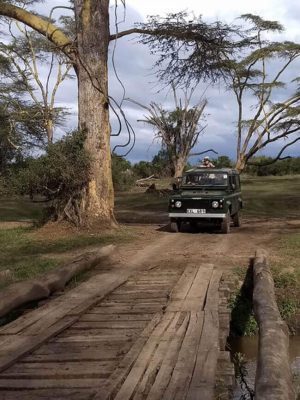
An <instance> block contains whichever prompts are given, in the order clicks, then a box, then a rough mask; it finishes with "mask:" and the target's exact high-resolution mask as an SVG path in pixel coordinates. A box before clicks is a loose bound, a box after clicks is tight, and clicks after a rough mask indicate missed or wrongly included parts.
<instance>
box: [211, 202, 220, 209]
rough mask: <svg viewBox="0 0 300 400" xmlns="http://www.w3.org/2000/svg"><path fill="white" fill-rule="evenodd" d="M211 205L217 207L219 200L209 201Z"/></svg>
mask: <svg viewBox="0 0 300 400" xmlns="http://www.w3.org/2000/svg"><path fill="white" fill-rule="evenodd" d="M211 205H212V208H218V207H219V202H218V201H213V202H212V203H211Z"/></svg>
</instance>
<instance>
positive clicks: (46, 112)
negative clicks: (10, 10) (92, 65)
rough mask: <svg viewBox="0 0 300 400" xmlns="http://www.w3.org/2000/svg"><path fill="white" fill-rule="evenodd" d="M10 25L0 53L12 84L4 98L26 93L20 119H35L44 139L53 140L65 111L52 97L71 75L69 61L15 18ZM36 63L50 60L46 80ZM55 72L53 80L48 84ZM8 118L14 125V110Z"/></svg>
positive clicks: (19, 98) (6, 80)
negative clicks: (10, 38) (6, 62)
mask: <svg viewBox="0 0 300 400" xmlns="http://www.w3.org/2000/svg"><path fill="white" fill-rule="evenodd" d="M14 28H17V31H18V34H15V33H14ZM9 29H10V35H11V37H12V40H11V42H9V43H6V42H0V55H1V56H2V57H4V58H6V59H7V61H8V63H9V65H10V68H9V71H7V72H6V74H5V85H6V86H10V88H11V90H10V92H9V94H7V102H10V101H11V100H12V98H14V99H15V100H19V103H21V99H22V98H24V95H26V96H27V97H29V98H30V101H28V100H27V101H26V104H27V109H26V108H23V110H22V113H23V119H24V120H25V119H26V117H27V118H28V119H30V120H31V121H36V125H38V124H39V125H40V130H41V131H42V132H41V133H42V134H43V136H45V140H44V142H45V143H48V144H49V143H52V142H53V132H54V127H55V126H57V125H61V124H63V122H64V120H65V117H66V114H67V113H66V111H65V110H64V109H63V108H61V107H56V106H55V97H56V94H57V90H58V88H59V86H60V85H61V83H62V82H63V81H64V80H65V79H66V78H67V77H70V75H69V71H70V69H71V68H72V65H71V64H70V63H68V62H67V60H66V58H65V57H64V56H63V54H62V53H61V52H58V51H57V49H56V48H55V47H54V46H53V45H52V44H51V42H49V41H48V40H46V39H45V38H43V37H40V35H38V34H36V33H35V32H34V31H30V30H28V28H27V27H26V26H22V25H21V24H20V23H18V22H17V23H16V24H14V26H12V24H11V23H10V24H9ZM49 58H50V62H49ZM39 63H47V65H48V64H49V65H48V72H47V77H46V80H45V82H43V80H42V79H41V74H40V71H39ZM54 75H55V77H54V83H53V84H52V85H51V83H50V81H51V80H52V77H53V76H54ZM12 89H15V90H12ZM23 102H24V101H23ZM28 108H29V109H28ZM20 111H21V110H20ZM28 111H30V113H29V112H28ZM10 121H11V124H12V125H17V123H18V120H17V119H14V113H11V118H10ZM42 139H44V138H42Z"/></svg>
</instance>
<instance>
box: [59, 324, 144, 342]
mask: <svg viewBox="0 0 300 400" xmlns="http://www.w3.org/2000/svg"><path fill="white" fill-rule="evenodd" d="M140 331H141V328H140V327H138V328H132V329H128V328H127V327H124V328H118V329H115V328H93V327H88V328H87V329H76V328H75V329H74V328H73V326H71V327H70V328H69V329H67V330H66V331H65V332H63V333H61V334H60V335H59V337H58V338H57V339H58V340H60V339H62V338H68V337H74V336H82V337H83V336H84V337H90V336H92V337H97V336H99V337H100V336H101V337H102V336H110V335H111V336H118V337H119V336H121V337H122V336H123V337H124V338H125V337H126V336H128V337H131V336H134V335H136V334H137V333H139V332H140Z"/></svg>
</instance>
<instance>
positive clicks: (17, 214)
mask: <svg viewBox="0 0 300 400" xmlns="http://www.w3.org/2000/svg"><path fill="white" fill-rule="evenodd" d="M41 217H42V205H41V203H32V202H31V201H30V200H29V199H25V198H2V199H1V201H0V221H1V222H10V221H13V222H17V221H18V222H23V221H38V220H39V219H40V218H41Z"/></svg>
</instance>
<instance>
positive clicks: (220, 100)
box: [110, 0, 300, 161]
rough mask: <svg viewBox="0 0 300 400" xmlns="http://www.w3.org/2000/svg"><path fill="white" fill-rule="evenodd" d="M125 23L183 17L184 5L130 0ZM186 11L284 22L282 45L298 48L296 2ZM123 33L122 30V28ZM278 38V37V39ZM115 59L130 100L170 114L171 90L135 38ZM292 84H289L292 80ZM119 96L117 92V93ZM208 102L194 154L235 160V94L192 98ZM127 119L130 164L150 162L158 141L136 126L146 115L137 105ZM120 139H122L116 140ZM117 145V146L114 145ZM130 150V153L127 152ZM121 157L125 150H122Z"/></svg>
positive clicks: (299, 9)
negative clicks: (132, 135)
mask: <svg viewBox="0 0 300 400" xmlns="http://www.w3.org/2000/svg"><path fill="white" fill-rule="evenodd" d="M126 5H127V10H126V13H127V15H126V22H125V24H124V28H123V29H126V28H127V25H128V26H130V24H131V22H132V21H139V20H142V21H143V20H146V18H147V16H148V15H160V16H164V15H166V14H167V13H172V12H178V11H182V9H183V6H182V2H180V1H174V0H173V1H172V0H164V1H161V0H152V1H150V2H149V1H147V2H145V1H140V0H126ZM184 9H185V10H186V11H188V12H191V13H193V14H195V15H197V16H198V15H202V18H203V19H204V20H205V21H208V22H210V21H216V20H221V21H224V22H227V23H231V22H238V21H237V18H238V17H239V16H240V15H242V14H245V13H251V14H257V15H260V16H261V17H263V18H265V19H269V20H277V21H279V22H281V23H282V24H283V25H284V26H285V27H286V30H285V32H284V34H283V35H281V39H285V40H293V41H296V42H298V43H300V29H299V21H300V3H299V2H297V1H296V0H285V1H283V0H260V1H258V0H253V1H251V2H246V1H237V0H228V1H226V3H225V2H221V1H219V0H210V1H205V2H204V1H199V0H186V1H185V2H184ZM119 29H120V30H122V25H120V27H119ZM275 38H276V37H275ZM115 59H116V65H117V70H118V74H119V76H120V77H121V80H122V82H123V83H124V84H125V87H126V97H129V98H133V99H135V100H136V101H138V102H139V103H141V104H144V105H149V103H150V102H152V101H154V102H156V103H159V104H162V105H163V106H164V107H166V108H169V109H172V107H173V104H174V103H173V102H172V93H171V92H170V90H161V85H160V84H159V83H158V82H157V79H156V78H155V76H154V73H153V72H154V71H153V69H152V65H153V61H152V60H153V59H154V58H153V57H152V56H151V55H150V54H149V51H148V49H147V48H146V47H145V46H141V45H139V44H137V43H136V42H135V41H134V40H133V39H132V38H131V39H128V38H124V40H123V39H122V40H120V41H119V42H118V43H117V47H116V51H115ZM298 69H299V63H298V65H297V64H295V65H294V67H293V69H291V71H290V74H291V77H292V78H293V77H295V76H297V71H298ZM292 78H291V79H292ZM110 82H111V92H112V93H113V94H114V96H116V97H118V93H119V94H120V93H121V91H120V88H118V85H117V82H116V80H115V79H114V76H113V74H111V79H110ZM118 90H119V91H118ZM204 90H206V92H205V96H206V98H207V100H208V105H207V108H206V114H207V116H206V121H205V123H204V124H205V125H206V129H205V131H204V134H203V135H201V136H200V138H199V141H198V144H197V146H196V148H195V149H194V150H193V151H194V152H198V151H199V152H200V151H203V150H206V149H210V148H213V149H215V150H216V151H217V152H218V153H219V154H220V155H222V154H226V155H228V156H230V157H231V158H233V159H234V158H235V143H236V136H235V127H236V117H237V106H236V103H235V100H234V98H233V96H232V95H231V93H230V92H229V91H228V90H226V88H225V87H224V85H222V84H218V85H216V86H214V87H211V86H210V87H209V88H207V86H206V85H204V84H203V85H200V86H199V87H198V88H197V91H196V92H195V95H194V97H193V101H194V104H196V103H198V100H199V98H200V96H201V95H202V94H203V91H204ZM248 102H249V110H250V109H251V105H252V103H251V99H250V98H249V99H248ZM124 104H125V105H124V107H125V109H126V110H127V115H128V118H129V119H130V122H131V123H132V125H133V126H134V128H135V131H136V145H135V148H134V149H133V150H132V151H131V153H130V154H129V155H128V158H129V159H130V160H132V161H138V160H139V159H144V160H151V159H152V156H153V154H155V153H156V152H157V150H158V149H159V146H160V145H159V143H158V142H157V140H154V132H153V130H152V129H151V128H150V127H149V126H147V125H146V124H144V123H142V122H137V121H138V120H141V119H143V118H144V116H145V111H144V110H142V109H141V108H139V107H138V106H135V105H133V104H129V103H126V102H125V103H124ZM119 139H121V138H118V140H119ZM116 142H117V140H113V143H116ZM281 145H282V144H281V143H277V144H275V145H273V146H272V147H270V148H267V149H265V150H264V151H262V152H261V153H260V154H259V155H262V154H266V155H274V154H277V152H278V149H279V148H280V147H281ZM124 150H126V149H124ZM118 152H119V153H122V149H121V148H119V149H118ZM299 153H300V145H299V146H297V145H295V146H294V147H293V148H290V149H289V151H288V152H286V154H285V155H287V154H289V155H299Z"/></svg>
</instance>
